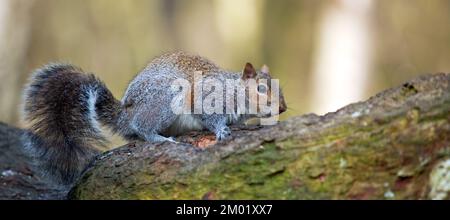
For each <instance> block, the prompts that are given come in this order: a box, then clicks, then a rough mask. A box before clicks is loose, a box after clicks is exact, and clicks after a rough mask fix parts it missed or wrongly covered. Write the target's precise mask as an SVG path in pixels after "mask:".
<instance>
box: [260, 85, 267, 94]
mask: <svg viewBox="0 0 450 220" xmlns="http://www.w3.org/2000/svg"><path fill="white" fill-rule="evenodd" d="M258 92H259V93H266V92H267V86H266V85H264V84H259V85H258Z"/></svg>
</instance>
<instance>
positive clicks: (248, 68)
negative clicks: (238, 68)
mask: <svg viewBox="0 0 450 220" xmlns="http://www.w3.org/2000/svg"><path fill="white" fill-rule="evenodd" d="M255 77H256V70H255V68H253V65H252V64H251V63H247V64H245V67H244V71H242V79H251V78H255Z"/></svg>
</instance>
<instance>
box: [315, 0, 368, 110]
mask: <svg viewBox="0 0 450 220" xmlns="http://www.w3.org/2000/svg"><path fill="white" fill-rule="evenodd" d="M329 3H330V4H329V6H328V7H326V10H325V11H324V14H323V16H322V19H321V21H320V23H319V34H318V36H319V37H318V40H317V52H316V55H315V58H316V59H315V61H314V62H315V63H314V67H313V68H314V69H313V85H314V90H313V95H314V96H313V98H312V99H311V102H312V104H313V105H312V106H313V107H312V109H313V111H314V112H316V113H320V114H323V113H326V112H331V111H336V110H337V109H339V108H341V107H342V106H344V105H346V104H347V103H351V102H355V101H358V100H361V99H363V98H364V96H365V89H366V88H367V80H368V77H369V75H370V71H371V69H370V66H371V62H372V60H371V57H372V50H371V46H372V39H371V35H372V34H371V16H372V7H373V6H372V5H373V1H372V0H337V1H330V2H329Z"/></svg>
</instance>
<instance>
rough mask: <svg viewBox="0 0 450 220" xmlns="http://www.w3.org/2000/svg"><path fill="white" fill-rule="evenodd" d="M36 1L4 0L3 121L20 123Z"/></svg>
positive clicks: (0, 4) (0, 6) (0, 22)
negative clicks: (19, 114)
mask: <svg viewBox="0 0 450 220" xmlns="http://www.w3.org/2000/svg"><path fill="white" fill-rule="evenodd" d="M33 4H34V0H2V1H0V48H1V50H0V79H1V80H0V120H1V121H4V122H7V123H14V124H16V123H17V122H18V112H19V111H17V109H18V105H19V100H20V96H18V95H17V94H19V93H20V90H21V89H22V85H23V81H24V80H25V75H27V74H28V73H27V72H26V68H25V67H26V62H25V61H26V56H27V51H28V46H29V45H28V44H29V37H30V30H31V22H32V19H31V8H32V6H33Z"/></svg>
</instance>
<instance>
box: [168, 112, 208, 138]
mask: <svg viewBox="0 0 450 220" xmlns="http://www.w3.org/2000/svg"><path fill="white" fill-rule="evenodd" d="M200 130H203V126H202V125H201V123H200V121H199V120H198V119H197V118H195V117H193V115H190V114H182V115H179V116H178V117H177V119H176V120H175V121H174V122H173V124H172V125H171V126H170V127H169V129H168V130H167V132H166V133H167V135H168V136H175V135H180V134H184V133H187V132H189V131H200Z"/></svg>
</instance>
